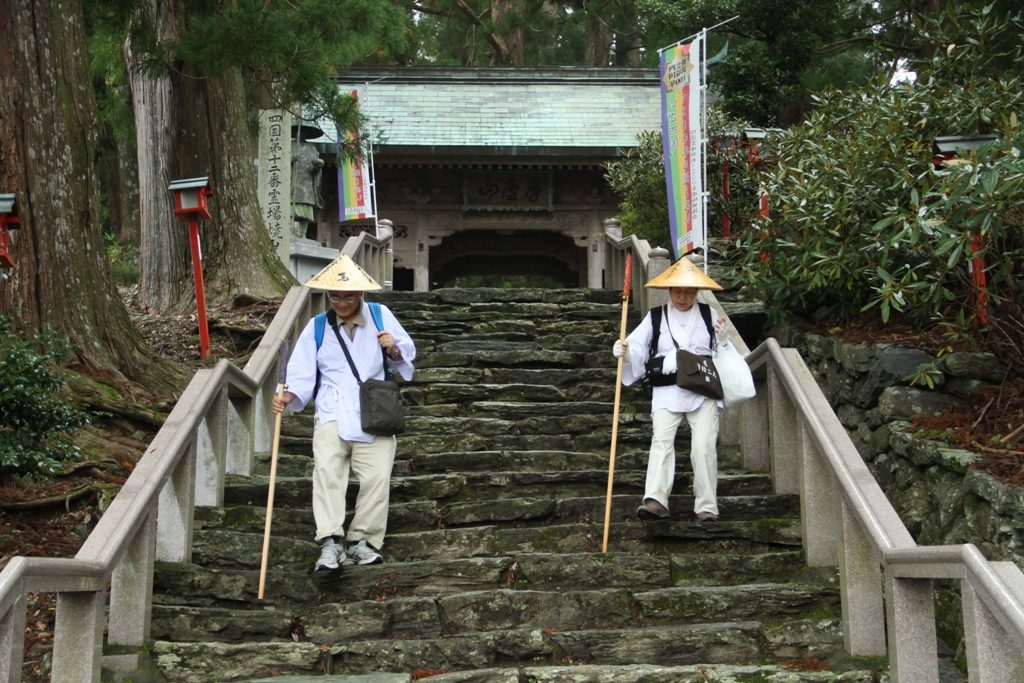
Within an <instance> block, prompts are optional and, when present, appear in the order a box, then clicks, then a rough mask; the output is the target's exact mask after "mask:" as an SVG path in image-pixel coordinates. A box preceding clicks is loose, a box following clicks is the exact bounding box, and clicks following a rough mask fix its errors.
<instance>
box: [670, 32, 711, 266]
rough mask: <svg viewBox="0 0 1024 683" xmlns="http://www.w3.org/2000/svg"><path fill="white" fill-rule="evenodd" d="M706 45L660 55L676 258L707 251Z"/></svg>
mask: <svg viewBox="0 0 1024 683" xmlns="http://www.w3.org/2000/svg"><path fill="white" fill-rule="evenodd" d="M701 40H702V39H701V38H700V37H697V38H695V39H694V40H693V41H692V42H690V43H678V44H676V45H673V46H672V47H667V48H665V49H664V50H662V51H661V53H660V57H661V58H660V63H661V138H662V142H663V145H664V152H665V185H666V189H667V190H668V215H669V233H670V235H671V244H672V252H673V258H679V257H680V256H683V255H684V254H687V253H689V252H691V251H693V250H694V249H698V248H701V247H703V246H704V202H703V193H704V182H703V181H704V171H703V159H702V156H703V145H702V142H701V140H702V138H703V131H702V130H701V78H700V69H701V64H700V61H701Z"/></svg>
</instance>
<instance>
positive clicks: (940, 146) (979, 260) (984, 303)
mask: <svg viewBox="0 0 1024 683" xmlns="http://www.w3.org/2000/svg"><path fill="white" fill-rule="evenodd" d="M997 139H998V136H996V135H992V134H986V135H945V136H941V137H937V138H935V142H934V143H933V145H932V164H934V166H935V168H936V169H941V168H942V167H943V166H944V165H945V164H946V162H948V161H950V160H952V159H955V158H956V156H957V152H958V150H967V151H971V150H975V149H978V148H979V147H981V146H982V145H985V144H988V143H990V142H995V141H996V140H997ZM970 238H971V254H972V256H971V261H970V263H969V264H968V270H969V271H970V274H971V284H972V285H973V286H974V315H975V319H976V320H977V322H978V324H979V325H981V326H982V327H985V326H987V325H988V291H987V289H986V288H987V286H988V282H987V280H986V278H985V256H984V253H983V252H982V246H983V243H982V239H981V233H980V232H975V231H973V230H972V231H971V233H970Z"/></svg>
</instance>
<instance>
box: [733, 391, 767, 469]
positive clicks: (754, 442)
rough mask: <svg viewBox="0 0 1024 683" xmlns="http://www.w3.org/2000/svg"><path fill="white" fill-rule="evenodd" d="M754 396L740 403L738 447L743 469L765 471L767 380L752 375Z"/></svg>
mask: <svg viewBox="0 0 1024 683" xmlns="http://www.w3.org/2000/svg"><path fill="white" fill-rule="evenodd" d="M754 390H755V391H756V392H757V393H756V394H755V396H754V398H752V399H750V400H749V401H744V402H743V403H741V404H740V421H741V427H740V447H741V449H742V450H743V469H745V470H746V471H748V472H767V471H768V468H769V454H768V451H769V443H768V403H769V400H770V398H769V396H768V382H767V380H759V379H758V378H757V377H754Z"/></svg>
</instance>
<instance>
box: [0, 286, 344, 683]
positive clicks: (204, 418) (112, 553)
mask: <svg viewBox="0 0 1024 683" xmlns="http://www.w3.org/2000/svg"><path fill="white" fill-rule="evenodd" d="M324 304H325V302H324V297H323V294H322V293H317V292H312V291H311V290H309V289H306V288H305V287H293V288H292V290H291V291H290V292H289V293H288V295H287V296H286V297H285V299H284V302H283V303H282V305H281V309H280V310H279V311H278V314H277V316H276V317H275V318H274V320H273V322H272V323H271V324H270V327H268V328H267V332H266V333H265V334H264V336H263V340H262V342H261V343H260V345H259V347H258V348H257V349H256V351H255V353H253V355H252V358H251V359H250V360H249V362H248V363H247V364H246V366H245V368H244V369H242V370H240V369H238V368H237V367H236V366H235V365H233V364H231V363H230V362H228V361H226V360H221V361H220V362H219V363H218V364H217V365H216V366H215V367H214V368H212V369H204V370H199V371H198V372H196V374H195V376H194V377H193V378H192V381H191V382H190V383H189V384H188V386H187V387H186V388H185V390H184V392H183V393H182V395H181V397H180V398H179V399H178V401H177V403H176V404H175V407H174V409H173V410H172V411H171V414H170V415H169V416H168V417H167V420H166V422H165V423H164V425H163V427H162V428H161V429H160V431H159V432H157V434H156V436H155V437H154V438H153V441H152V442H151V443H150V445H149V447H148V448H147V449H146V452H145V453H144V454H143V456H142V458H141V459H140V460H139V462H138V464H137V465H136V466H135V469H134V470H133V471H132V474H131V476H130V477H129V478H128V480H127V481H126V482H125V484H124V486H122V487H121V490H120V491H119V492H118V494H117V496H116V497H115V498H114V500H113V501H112V502H111V504H110V507H109V508H108V509H107V511H106V512H105V513H104V514H103V517H102V518H101V519H100V520H99V522H98V523H97V524H96V527H95V528H94V529H93V531H92V533H91V534H89V537H88V538H87V539H86V540H85V543H84V544H83V545H82V548H81V550H79V552H78V554H77V555H75V557H74V558H73V559H66V558H64V559H56V558H27V557H15V558H13V559H12V560H11V561H10V562H9V563H8V564H7V566H6V567H5V568H4V570H3V572H0V681H3V682H5V683H14V682H16V681H20V680H21V667H22V652H23V650H24V646H25V620H26V611H27V596H28V594H29V593H36V592H38V593H55V594H56V596H57V601H56V602H57V607H56V614H55V619H56V622H55V627H54V640H53V662H52V670H51V671H52V673H51V680H53V681H60V682H61V683H96V682H98V681H99V680H100V671H101V666H102V667H103V668H106V669H108V670H111V671H115V672H128V671H133V670H135V669H136V668H137V666H138V663H139V656H140V650H141V648H142V647H143V646H144V645H146V643H147V642H148V640H149V639H150V618H151V616H150V615H151V607H152V598H153V563H154V561H155V560H164V561H170V562H184V561H188V560H189V559H190V558H191V553H192V528H193V526H192V525H193V510H194V508H195V507H196V506H214V505H221V504H222V503H223V499H224V478H225V475H226V474H239V475H250V474H251V473H252V467H253V461H254V459H255V456H256V454H258V453H259V454H265V453H269V451H270V448H271V443H270V442H271V440H272V438H273V437H272V433H271V431H270V424H271V420H270V400H271V398H272V396H273V394H274V391H275V390H276V388H277V381H278V379H277V372H276V370H277V363H278V356H279V350H280V348H281V345H282V342H283V341H284V340H286V339H295V338H296V337H297V336H298V333H299V332H300V331H301V330H302V327H303V326H304V325H305V323H306V321H307V320H308V319H309V317H310V315H311V314H312V313H313V312H315V311H318V310H322V309H323V307H324ZM108 582H109V604H108V598H107V596H108ZM104 633H106V651H107V654H106V655H105V656H104V654H103V651H104V638H103V636H104Z"/></svg>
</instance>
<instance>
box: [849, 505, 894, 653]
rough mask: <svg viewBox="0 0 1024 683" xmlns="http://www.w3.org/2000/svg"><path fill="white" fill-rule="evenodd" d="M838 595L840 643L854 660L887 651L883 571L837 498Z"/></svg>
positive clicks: (868, 539) (855, 523)
mask: <svg viewBox="0 0 1024 683" xmlns="http://www.w3.org/2000/svg"><path fill="white" fill-rule="evenodd" d="M839 502H840V506H839V507H840V523H841V525H842V526H841V528H842V536H841V537H840V539H839V593H840V596H841V602H842V612H843V642H844V645H845V646H846V651H847V652H849V653H850V654H851V655H853V656H855V657H878V656H882V655H884V654H885V652H886V643H885V601H884V599H883V593H882V570H881V564H880V562H879V560H878V558H877V557H876V556H875V552H874V550H873V546H872V543H871V539H870V538H869V537H868V536H867V534H865V533H864V531H863V529H861V528H860V524H858V522H857V519H856V517H855V513H854V511H853V510H851V509H850V507H849V503H847V501H846V499H845V498H840V499H839Z"/></svg>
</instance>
